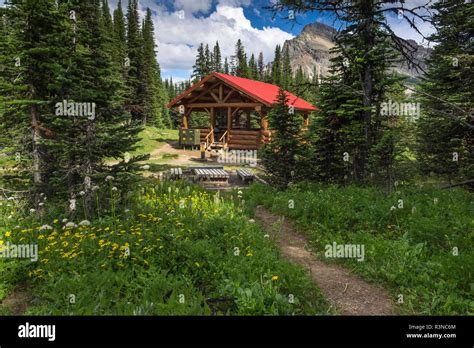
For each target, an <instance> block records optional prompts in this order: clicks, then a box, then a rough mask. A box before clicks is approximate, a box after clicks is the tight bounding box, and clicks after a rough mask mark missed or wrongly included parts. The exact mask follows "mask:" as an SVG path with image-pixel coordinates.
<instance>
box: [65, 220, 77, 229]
mask: <svg viewBox="0 0 474 348" xmlns="http://www.w3.org/2000/svg"><path fill="white" fill-rule="evenodd" d="M69 227H77V225H76V224H75V223H74V222H72V221H70V222H68V223H67V224H66V225H64V227H63V230H64V229H65V228H69Z"/></svg>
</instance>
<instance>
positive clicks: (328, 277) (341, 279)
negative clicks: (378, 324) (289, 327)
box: [255, 206, 396, 315]
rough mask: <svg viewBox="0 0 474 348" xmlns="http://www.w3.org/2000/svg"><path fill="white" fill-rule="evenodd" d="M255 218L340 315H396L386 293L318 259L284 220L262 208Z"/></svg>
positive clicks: (304, 240) (258, 210)
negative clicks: (308, 272) (309, 276)
mask: <svg viewBox="0 0 474 348" xmlns="http://www.w3.org/2000/svg"><path fill="white" fill-rule="evenodd" d="M255 216H256V217H257V218H258V219H259V220H260V221H261V222H262V224H263V226H264V228H265V230H266V231H267V232H268V233H269V234H270V235H271V236H272V238H274V239H275V240H276V241H277V243H278V245H279V246H280V249H281V251H282V253H283V255H284V256H285V257H287V258H288V259H290V260H292V261H293V262H296V263H299V264H301V265H302V266H304V267H305V268H307V269H309V271H310V273H311V277H312V278H313V280H314V282H315V283H316V284H317V286H318V287H319V288H320V289H321V291H322V292H323V293H324V295H325V296H326V299H327V300H328V302H329V303H330V304H331V305H332V306H333V307H335V308H336V309H337V311H338V312H339V313H340V314H343V315H393V314H396V311H395V309H394V305H393V302H392V300H391V299H390V296H389V294H388V293H387V292H386V291H385V290H383V289H381V288H379V287H376V286H374V285H372V284H369V283H367V282H365V281H364V280H362V279H360V278H359V277H357V276H355V275H354V274H352V273H351V272H349V271H348V270H347V269H345V268H343V267H341V266H338V265H331V264H326V263H324V262H322V261H319V260H317V259H316V257H315V256H314V255H313V254H311V252H310V251H308V250H307V249H306V247H307V244H308V241H307V240H306V238H305V237H303V236H301V235H300V234H298V233H297V232H296V229H295V228H294V227H293V225H292V224H291V223H290V222H288V221H286V219H282V218H281V217H279V216H278V215H275V214H272V213H270V212H269V211H268V210H266V209H265V208H264V207H262V206H258V207H257V208H256V211H255ZM275 223H276V226H275Z"/></svg>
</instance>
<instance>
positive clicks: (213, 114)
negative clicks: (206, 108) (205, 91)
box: [210, 107, 216, 142]
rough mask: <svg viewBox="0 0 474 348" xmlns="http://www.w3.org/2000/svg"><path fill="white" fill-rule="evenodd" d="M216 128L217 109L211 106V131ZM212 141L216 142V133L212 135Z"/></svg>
mask: <svg viewBox="0 0 474 348" xmlns="http://www.w3.org/2000/svg"><path fill="white" fill-rule="evenodd" d="M214 128H216V109H214V108H212V107H211V130H210V131H211V132H212V131H213V130H214ZM211 142H214V133H212V135H211Z"/></svg>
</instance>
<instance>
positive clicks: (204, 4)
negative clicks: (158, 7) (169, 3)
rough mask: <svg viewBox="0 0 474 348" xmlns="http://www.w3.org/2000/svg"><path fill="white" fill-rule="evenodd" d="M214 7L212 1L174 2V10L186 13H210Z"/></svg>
mask: <svg viewBox="0 0 474 348" xmlns="http://www.w3.org/2000/svg"><path fill="white" fill-rule="evenodd" d="M211 7H212V0H174V8H175V9H176V10H183V11H184V12H185V13H188V14H189V13H192V14H194V13H198V12H202V13H208V12H209V11H210V10H211Z"/></svg>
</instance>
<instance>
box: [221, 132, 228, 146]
mask: <svg viewBox="0 0 474 348" xmlns="http://www.w3.org/2000/svg"><path fill="white" fill-rule="evenodd" d="M227 133H229V131H228V130H226V131H225V132H224V134H222V136H221V137H220V138H219V142H220V143H224V146H225V145H227V140H228V138H229V137H228V136H226V135H227ZM222 140H224V141H222Z"/></svg>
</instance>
